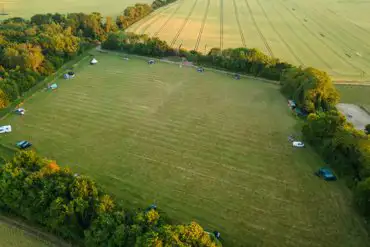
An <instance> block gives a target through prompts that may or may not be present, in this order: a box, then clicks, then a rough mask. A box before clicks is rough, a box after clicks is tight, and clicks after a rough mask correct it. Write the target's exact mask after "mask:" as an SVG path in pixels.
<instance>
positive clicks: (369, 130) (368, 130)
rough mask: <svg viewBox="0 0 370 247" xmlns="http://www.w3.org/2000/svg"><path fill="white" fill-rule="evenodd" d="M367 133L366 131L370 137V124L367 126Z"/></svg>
mask: <svg viewBox="0 0 370 247" xmlns="http://www.w3.org/2000/svg"><path fill="white" fill-rule="evenodd" d="M365 131H366V133H367V134H369V135H370V124H367V125H366V126H365Z"/></svg>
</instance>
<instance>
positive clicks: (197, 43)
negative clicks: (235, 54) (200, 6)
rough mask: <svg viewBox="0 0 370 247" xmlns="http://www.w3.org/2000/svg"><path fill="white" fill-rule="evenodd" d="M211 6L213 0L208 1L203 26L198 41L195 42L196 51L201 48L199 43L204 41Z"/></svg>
mask: <svg viewBox="0 0 370 247" xmlns="http://www.w3.org/2000/svg"><path fill="white" fill-rule="evenodd" d="M210 5H211V0H208V2H207V7H206V12H205V13H204V16H203V20H202V25H201V27H200V30H199V33H198V37H197V41H196V42H195V46H194V51H197V50H198V48H199V43H200V41H201V39H202V35H203V31H204V27H205V25H206V21H207V18H208V11H209V6H210Z"/></svg>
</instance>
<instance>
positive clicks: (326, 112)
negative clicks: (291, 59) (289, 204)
mask: <svg viewBox="0 0 370 247" xmlns="http://www.w3.org/2000/svg"><path fill="white" fill-rule="evenodd" d="M102 47H103V48H105V49H110V50H119V51H124V52H127V53H135V54H139V55H146V56H152V57H166V56H181V57H183V58H185V59H186V60H187V61H191V62H194V63H195V64H197V65H199V66H208V67H214V68H218V69H222V70H226V71H230V72H234V73H240V74H247V75H252V76H255V77H261V78H266V79H270V80H276V81H280V85H281V88H280V89H281V92H282V94H283V95H284V96H286V97H287V98H288V99H293V100H294V101H295V102H296V104H297V107H298V108H299V109H300V110H302V111H303V112H304V113H306V114H305V115H308V117H307V119H306V120H305V122H304V126H303V129H302V134H303V137H304V139H305V141H307V142H308V143H310V144H311V145H312V146H313V147H314V148H315V149H316V151H317V152H318V153H319V154H320V155H321V156H322V157H323V159H324V160H325V162H327V163H328V164H329V165H330V166H331V167H332V168H333V169H334V170H335V171H336V172H337V173H338V174H340V176H341V177H342V178H344V179H346V180H347V181H348V185H349V186H350V187H351V188H353V190H354V192H355V193H354V194H355V201H356V205H357V206H358V208H359V209H360V211H361V212H362V213H363V214H364V215H365V216H370V139H369V135H368V134H369V133H370V132H368V131H367V130H366V131H362V130H356V129H355V128H354V126H353V125H352V124H350V123H349V122H347V121H346V119H345V117H344V116H343V115H342V114H341V113H340V112H339V111H338V110H337V109H336V107H335V106H336V104H337V103H338V102H339V98H340V95H339V93H338V91H337V90H336V88H335V87H334V84H333V82H332V80H331V78H330V77H329V76H328V74H327V73H326V72H323V71H320V70H318V69H315V68H311V67H308V68H303V67H296V66H294V65H292V64H289V63H286V62H282V61H280V60H279V59H276V58H271V57H269V56H267V55H265V54H263V53H262V52H260V51H259V50H257V49H249V48H235V49H225V50H220V49H219V48H213V49H211V50H210V51H209V52H208V53H207V54H201V53H199V52H197V51H187V50H185V49H181V48H180V49H177V48H174V47H170V46H169V45H168V44H167V43H166V42H165V41H163V40H160V39H158V38H157V37H148V36H147V35H137V34H134V33H127V32H124V31H118V32H112V33H109V34H108V37H107V39H106V40H105V41H104V42H103V44H102Z"/></svg>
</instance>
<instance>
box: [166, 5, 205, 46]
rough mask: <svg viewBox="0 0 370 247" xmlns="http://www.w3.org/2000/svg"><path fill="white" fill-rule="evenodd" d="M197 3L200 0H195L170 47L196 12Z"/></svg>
mask: <svg viewBox="0 0 370 247" xmlns="http://www.w3.org/2000/svg"><path fill="white" fill-rule="evenodd" d="M197 3H198V0H195V1H194V4H193V6H191V9H190V12H189V13H188V15H187V16H186V18H185V20H184V21H183V22H182V24H181V26H180V29H179V30H178V31H177V33H176V35H175V37H174V38H173V39H172V41H171V44H170V47H173V45H174V44H175V43H176V41H177V39H178V38H179V36H180V34H181V33H182V31H183V30H184V28H185V26H186V24H188V22H189V19H190V17H191V16H192V15H193V12H194V9H195V6H196V5H197Z"/></svg>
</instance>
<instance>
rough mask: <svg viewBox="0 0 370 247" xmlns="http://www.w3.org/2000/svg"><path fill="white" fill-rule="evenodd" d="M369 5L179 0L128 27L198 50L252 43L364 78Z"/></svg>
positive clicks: (368, 73)
mask: <svg viewBox="0 0 370 247" xmlns="http://www.w3.org/2000/svg"><path fill="white" fill-rule="evenodd" d="M369 9H370V1H358V0H344V1H336V0H326V1H318V0H313V1H304V0H228V1H226V0H214V1H212V0H179V1H177V2H176V3H174V4H172V5H170V6H168V7H166V8H162V9H159V10H158V11H156V12H155V13H153V14H152V15H150V16H149V17H147V18H145V19H143V20H142V21H140V22H138V23H136V24H134V25H133V26H131V28H130V29H129V30H130V31H133V32H136V33H145V34H148V35H151V36H158V37H160V38H162V39H165V40H166V41H167V42H168V43H169V44H170V45H172V46H173V47H179V46H180V45H182V47H185V48H188V49H195V50H197V51H199V52H207V51H209V50H210V49H211V48H213V47H220V48H223V49H225V48H231V47H248V48H258V49H260V50H262V51H263V52H265V53H266V54H268V55H270V56H273V57H277V58H281V59H282V60H285V61H288V62H291V63H293V64H295V65H304V66H313V67H316V68H320V69H323V70H325V71H327V72H328V73H329V74H330V75H331V76H333V77H334V78H335V79H336V80H369V78H370V45H369V44H368V40H369V39H370V15H369V14H368V10H369Z"/></svg>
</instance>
